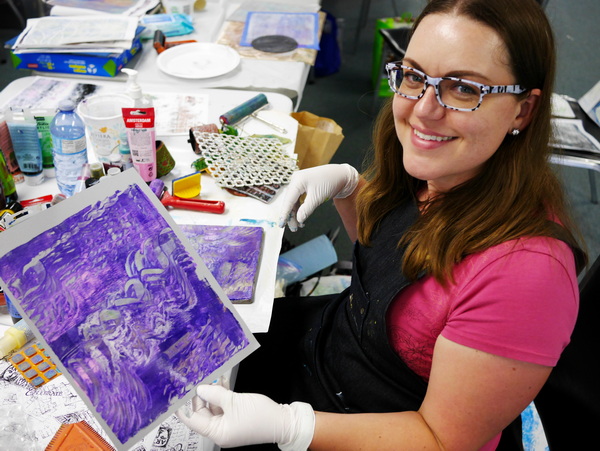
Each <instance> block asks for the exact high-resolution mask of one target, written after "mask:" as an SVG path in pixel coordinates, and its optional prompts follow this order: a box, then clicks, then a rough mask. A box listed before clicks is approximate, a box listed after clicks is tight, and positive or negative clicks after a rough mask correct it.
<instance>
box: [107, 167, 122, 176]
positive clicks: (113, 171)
mask: <svg viewBox="0 0 600 451" xmlns="http://www.w3.org/2000/svg"><path fill="white" fill-rule="evenodd" d="M120 173H121V168H109V169H108V172H107V173H106V175H118V174H120Z"/></svg>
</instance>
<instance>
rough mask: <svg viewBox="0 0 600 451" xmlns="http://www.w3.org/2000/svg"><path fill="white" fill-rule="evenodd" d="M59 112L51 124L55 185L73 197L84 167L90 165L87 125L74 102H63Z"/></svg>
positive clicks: (66, 194)
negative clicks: (86, 133) (86, 136)
mask: <svg viewBox="0 0 600 451" xmlns="http://www.w3.org/2000/svg"><path fill="white" fill-rule="evenodd" d="M58 109H59V111H58V113H56V116H54V119H53V120H52V123H51V124H50V133H51V134H52V155H53V157H54V167H55V169H56V182H57V183H58V189H59V190H60V192H61V193H63V194H64V195H65V196H72V195H73V191H74V189H75V185H76V184H77V178H78V177H79V174H81V168H82V166H83V165H84V164H86V163H87V162H88V155H87V145H86V140H85V126H84V124H83V120H82V119H81V118H80V117H79V115H78V114H77V113H76V112H75V103H74V102H73V101H71V100H63V101H61V102H60V104H59V105H58Z"/></svg>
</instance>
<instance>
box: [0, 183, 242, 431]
mask: <svg viewBox="0 0 600 451" xmlns="http://www.w3.org/2000/svg"><path fill="white" fill-rule="evenodd" d="M196 266H197V265H196V262H195V260H194V258H193V257H192V256H191V255H190V254H189V253H188V252H187V249H186V248H185V246H184V245H183V243H182V242H181V241H180V240H179V239H178V237H177V235H176V234H175V232H174V231H173V229H172V228H171V227H170V225H169V224H168V223H167V222H166V220H165V219H164V218H163V217H162V216H161V213H160V212H159V211H158V210H157V209H156V208H155V206H154V205H153V204H152V202H151V201H150V199H149V198H148V197H147V196H146V194H145V193H144V192H142V190H141V188H140V187H139V186H137V185H131V186H130V187H129V188H128V189H126V190H123V191H122V192H121V191H117V192H116V193H114V195H112V196H109V197H106V198H105V199H103V200H102V201H100V202H97V203H96V204H95V205H93V206H86V207H85V208H83V209H81V210H80V211H79V212H77V213H76V214H73V215H72V216H70V217H68V218H67V219H66V220H64V221H63V222H61V223H60V224H58V225H56V226H54V227H52V228H50V229H47V230H46V231H45V232H43V233H40V234H38V235H36V236H35V237H34V238H33V239H31V240H30V241H28V242H27V243H25V244H23V245H20V246H18V247H15V248H14V249H13V250H11V251H10V252H8V253H6V254H5V255H4V256H2V257H1V258H0V277H1V278H2V279H3V280H4V281H5V283H6V284H7V285H8V287H9V289H10V290H11V292H12V293H13V294H14V295H15V297H16V298H17V299H19V302H20V305H21V307H22V309H23V310H24V311H25V312H26V314H27V316H28V317H29V318H30V319H31V320H32V321H34V323H35V324H36V326H37V328H38V330H39V331H40V333H41V334H42V335H43V337H44V339H45V340H46V342H47V343H48V344H49V346H50V347H51V349H52V350H53V351H54V353H55V354H56V355H57V357H58V358H59V360H60V361H61V362H62V364H63V365H64V366H65V368H66V369H67V371H68V373H69V374H70V375H71V376H72V377H73V379H74V380H75V381H76V383H77V385H78V386H79V388H80V389H81V390H82V391H83V392H84V393H85V394H86V395H87V397H88V398H89V400H90V402H91V403H92V404H93V405H94V407H95V408H96V410H97V412H98V413H99V414H100V415H101V417H102V418H103V419H104V420H105V422H106V423H107V424H108V426H109V427H110V428H111V430H112V431H113V432H114V434H115V436H116V437H117V438H118V439H119V440H120V441H121V442H122V443H125V442H126V441H127V440H129V439H130V438H132V437H133V436H134V435H135V434H136V433H138V432H139V431H140V430H141V429H143V428H144V427H146V426H148V425H150V424H151V423H152V421H153V420H154V419H156V418H158V417H159V416H160V415H161V414H163V413H165V412H166V411H167V410H168V409H169V407H170V405H171V404H173V403H174V401H176V400H177V399H179V398H181V397H182V396H183V395H185V394H186V393H188V391H190V390H191V389H192V388H193V387H194V386H195V385H197V384H198V383H199V382H200V381H202V380H203V379H204V378H205V377H207V376H209V375H210V374H211V373H212V372H213V371H215V370H216V369H217V368H219V367H220V366H221V365H223V363H224V362H226V361H227V360H228V359H230V358H231V357H232V356H233V355H235V354H236V353H238V352H239V351H241V350H242V349H244V348H246V347H247V346H248V344H249V339H248V337H247V336H246V334H245V332H244V329H243V328H242V326H241V325H240V323H239V322H238V321H237V319H236V318H235V316H234V315H233V314H232V312H231V311H230V310H229V309H228V308H227V307H226V306H225V305H224V304H223V302H222V301H221V299H220V298H219V297H218V295H217V294H216V293H215V291H214V290H213V289H212V287H211V285H210V283H209V282H208V281H207V280H206V279H203V278H201V277H199V276H198V272H197V271H196V270H197V268H196Z"/></svg>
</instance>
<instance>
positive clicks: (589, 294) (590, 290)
mask: <svg viewBox="0 0 600 451" xmlns="http://www.w3.org/2000/svg"><path fill="white" fill-rule="evenodd" d="M579 286H580V308H579V315H578V318H577V323H576V325H575V330H574V331H573V335H572V337H571V342H570V343H569V345H568V346H567V347H566V348H565V350H564V352H563V354H562V356H561V357H560V360H559V362H558V365H557V366H556V368H554V370H553V371H552V374H551V375H550V378H549V379H548V382H546V384H545V385H544V387H543V388H542V390H541V392H540V393H539V394H538V396H537V397H536V399H535V401H534V404H535V406H536V409H537V411H538V414H539V415H540V419H541V422H542V426H543V427H544V432H545V434H546V439H547V441H548V446H549V447H550V451H563V450H565V451H571V450H579V449H582V450H583V449H593V448H596V446H598V445H596V446H593V445H592V443H597V442H598V438H597V431H596V429H595V428H596V427H598V424H600V350H599V348H598V346H597V343H598V322H599V320H600V257H598V258H597V259H596V261H595V262H594V264H593V265H592V267H591V268H590V269H589V270H588V272H587V273H586V275H585V277H584V278H583V280H582V281H581V283H580V285H579ZM590 447H591V448H590Z"/></svg>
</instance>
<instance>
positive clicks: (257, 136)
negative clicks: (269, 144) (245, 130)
mask: <svg viewBox="0 0 600 451" xmlns="http://www.w3.org/2000/svg"><path fill="white" fill-rule="evenodd" d="M250 138H275V139H277V140H279V142H280V143H281V144H289V143H291V142H292V140H291V139H289V138H284V137H283V136H279V135H251V136H250Z"/></svg>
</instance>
